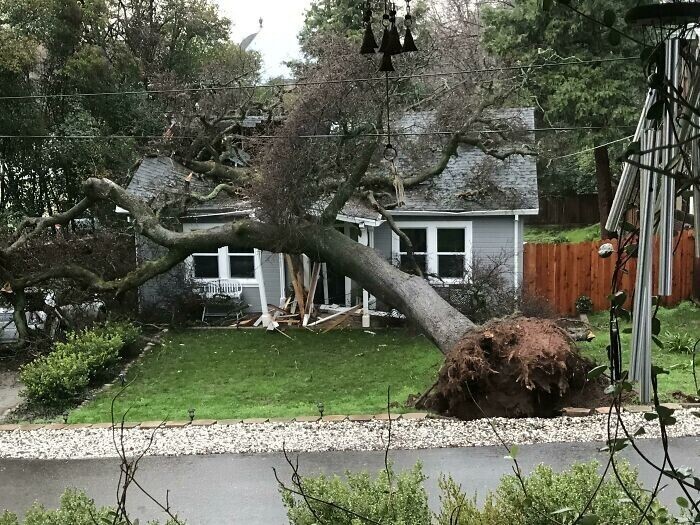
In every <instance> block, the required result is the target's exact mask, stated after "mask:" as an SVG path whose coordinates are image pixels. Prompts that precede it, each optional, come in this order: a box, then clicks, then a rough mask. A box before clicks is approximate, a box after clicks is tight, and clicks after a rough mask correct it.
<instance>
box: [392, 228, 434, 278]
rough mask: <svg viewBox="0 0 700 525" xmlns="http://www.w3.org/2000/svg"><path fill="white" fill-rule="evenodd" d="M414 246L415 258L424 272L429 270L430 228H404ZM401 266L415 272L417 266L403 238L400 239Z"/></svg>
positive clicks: (404, 269)
mask: <svg viewBox="0 0 700 525" xmlns="http://www.w3.org/2000/svg"><path fill="white" fill-rule="evenodd" d="M401 231H403V232H404V233H405V234H406V237H408V238H409V239H410V240H411V245H412V246H413V259H414V260H415V261H416V264H417V265H418V266H419V267H420V269H421V271H422V272H423V273H426V271H427V255H428V230H427V229H426V228H402V230H401ZM399 259H400V268H401V269H402V270H403V271H404V272H406V273H415V268H414V266H413V265H412V264H411V260H410V258H409V257H408V245H407V244H406V243H405V242H404V240H403V239H400V240H399Z"/></svg>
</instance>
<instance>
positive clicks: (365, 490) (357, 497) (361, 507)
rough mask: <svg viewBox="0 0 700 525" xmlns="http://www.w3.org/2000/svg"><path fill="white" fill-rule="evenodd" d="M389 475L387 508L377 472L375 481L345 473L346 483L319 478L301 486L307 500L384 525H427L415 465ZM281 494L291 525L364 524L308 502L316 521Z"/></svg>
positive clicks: (299, 502)
mask: <svg viewBox="0 0 700 525" xmlns="http://www.w3.org/2000/svg"><path fill="white" fill-rule="evenodd" d="M389 472H390V473H391V480H392V484H393V491H392V493H391V494H392V495H391V504H389V503H388V501H389V500H388V494H389V483H388V480H387V473H386V471H380V472H379V473H378V474H377V476H376V478H372V477H371V476H370V475H369V474H368V473H366V472H365V473H360V474H352V473H350V472H348V473H346V476H347V480H341V479H340V478H339V477H337V476H335V477H327V476H319V477H316V478H304V480H303V481H302V483H303V487H304V491H305V493H306V494H307V495H308V496H311V497H314V498H318V499H322V500H325V501H328V502H332V503H334V504H336V505H339V506H341V507H343V508H346V509H348V510H351V511H352V512H354V513H356V514H359V515H360V516H363V517H367V518H370V519H372V520H375V521H377V522H381V523H383V524H385V525H409V524H410V525H430V520H431V514H430V509H429V508H428V495H427V493H426V491H425V488H424V487H423V481H425V476H424V475H423V470H422V468H421V465H420V464H418V465H416V466H415V467H414V468H413V469H412V470H410V471H408V472H404V473H401V474H398V475H395V474H394V473H393V471H392V469H391V468H390V469H389ZM281 493H282V500H283V501H284V505H285V507H287V516H288V517H289V523H290V524H291V525H313V524H316V523H333V525H356V524H357V523H364V521H358V520H357V518H355V517H353V516H350V515H349V514H348V513H346V512H344V511H342V510H339V509H336V508H334V507H332V506H330V505H326V504H325V503H320V502H315V501H311V500H309V503H310V505H311V506H312V507H313V509H314V512H315V513H316V515H317V516H318V518H319V519H318V520H317V519H316V518H315V517H314V515H313V513H312V512H311V511H310V510H309V508H308V506H307V505H306V503H305V502H304V501H303V500H302V499H301V498H300V497H298V496H294V495H292V494H290V493H288V492H286V491H284V490H283V489H281Z"/></svg>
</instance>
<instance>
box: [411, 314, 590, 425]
mask: <svg viewBox="0 0 700 525" xmlns="http://www.w3.org/2000/svg"><path fill="white" fill-rule="evenodd" d="M592 367H593V364H592V363H591V362H590V361H589V360H587V359H585V358H583V357H582V356H581V355H580V354H579V353H578V351H577V349H576V347H575V345H574V344H573V342H572V340H571V338H570V337H569V336H568V335H567V333H566V332H565V331H564V330H563V329H562V328H560V327H559V326H557V324H556V323H555V322H554V321H552V320H548V319H535V318H527V317H519V318H511V319H506V320H499V321H493V322H490V323H488V324H486V325H484V326H482V327H481V328H480V329H478V330H476V331H473V332H470V333H468V334H466V335H465V336H464V338H462V340H461V341H460V342H459V343H457V345H455V347H454V348H453V349H452V350H451V351H450V352H449V353H448V354H447V356H446V358H445V363H444V364H443V366H442V368H441V369H440V372H439V374H438V380H437V383H436V385H435V386H434V388H433V389H432V391H431V393H430V394H429V395H428V396H427V397H426V398H425V400H424V401H423V403H422V404H423V406H424V408H428V409H431V410H434V411H436V412H439V413H441V414H444V415H448V416H452V417H457V418H460V419H465V420H467V419H476V418H479V417H485V416H487V417H552V416H554V415H557V414H558V412H559V410H560V409H561V408H562V407H563V406H566V405H567V401H568V400H569V399H571V398H574V397H576V398H580V397H582V393H583V392H584V391H585V389H586V387H587V385H586V373H587V372H588V370H590V369H591V368H592ZM583 397H585V395H584V396H583Z"/></svg>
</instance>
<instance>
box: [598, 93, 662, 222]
mask: <svg viewBox="0 0 700 525" xmlns="http://www.w3.org/2000/svg"><path fill="white" fill-rule="evenodd" d="M654 98H655V94H654V91H653V90H651V89H650V90H649V92H648V93H647V98H646V100H645V101H644V109H643V110H642V116H641V117H640V119H639V123H638V124H637V130H636V131H635V133H634V138H633V139H632V140H633V141H635V142H636V141H638V140H641V139H642V137H643V133H644V124H645V122H646V118H647V112H648V111H649V108H650V107H651V105H652V104H653V103H654ZM642 149H644V148H642ZM631 159H632V160H635V161H639V155H632V156H631ZM636 176H637V167H636V166H632V165H631V164H629V163H625V165H624V167H623V169H622V176H621V177H620V184H619V185H618V188H617V192H616V193H615V198H614V199H613V202H612V205H611V207H610V213H609V214H608V221H607V223H606V224H605V229H606V230H608V231H611V232H614V231H618V230H619V229H620V225H621V223H622V222H623V220H624V218H625V211H627V203H628V202H629V198H630V196H631V195H632V190H633V189H634V184H635V182H636Z"/></svg>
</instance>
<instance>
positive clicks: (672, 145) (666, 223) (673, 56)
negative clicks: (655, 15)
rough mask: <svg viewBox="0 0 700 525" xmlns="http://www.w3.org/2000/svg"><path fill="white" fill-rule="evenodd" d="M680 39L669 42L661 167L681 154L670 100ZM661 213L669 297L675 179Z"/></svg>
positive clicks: (667, 184)
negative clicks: (666, 98) (666, 103)
mask: <svg viewBox="0 0 700 525" xmlns="http://www.w3.org/2000/svg"><path fill="white" fill-rule="evenodd" d="M679 55H680V40H679V39H678V38H671V39H669V40H668V41H667V42H666V79H667V80H668V82H669V84H670V86H669V87H668V88H667V89H668V97H669V99H668V107H667V110H666V113H665V115H664V120H663V140H662V142H661V146H664V149H663V150H662V155H661V165H662V166H663V168H664V169H666V170H668V169H671V166H672V164H671V160H672V159H675V158H676V157H677V155H678V149H679V148H678V141H677V140H676V135H675V126H676V116H677V115H678V104H677V103H676V102H672V101H671V100H670V98H671V97H677V96H678V95H677V94H676V93H675V91H676V90H678V88H679V87H680V60H679ZM659 192H660V199H661V213H660V216H659V295H661V296H668V295H671V293H672V291H673V233H674V229H675V221H676V218H675V212H676V181H675V179H673V178H672V177H666V176H663V177H662V179H661V186H660V188H659Z"/></svg>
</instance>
